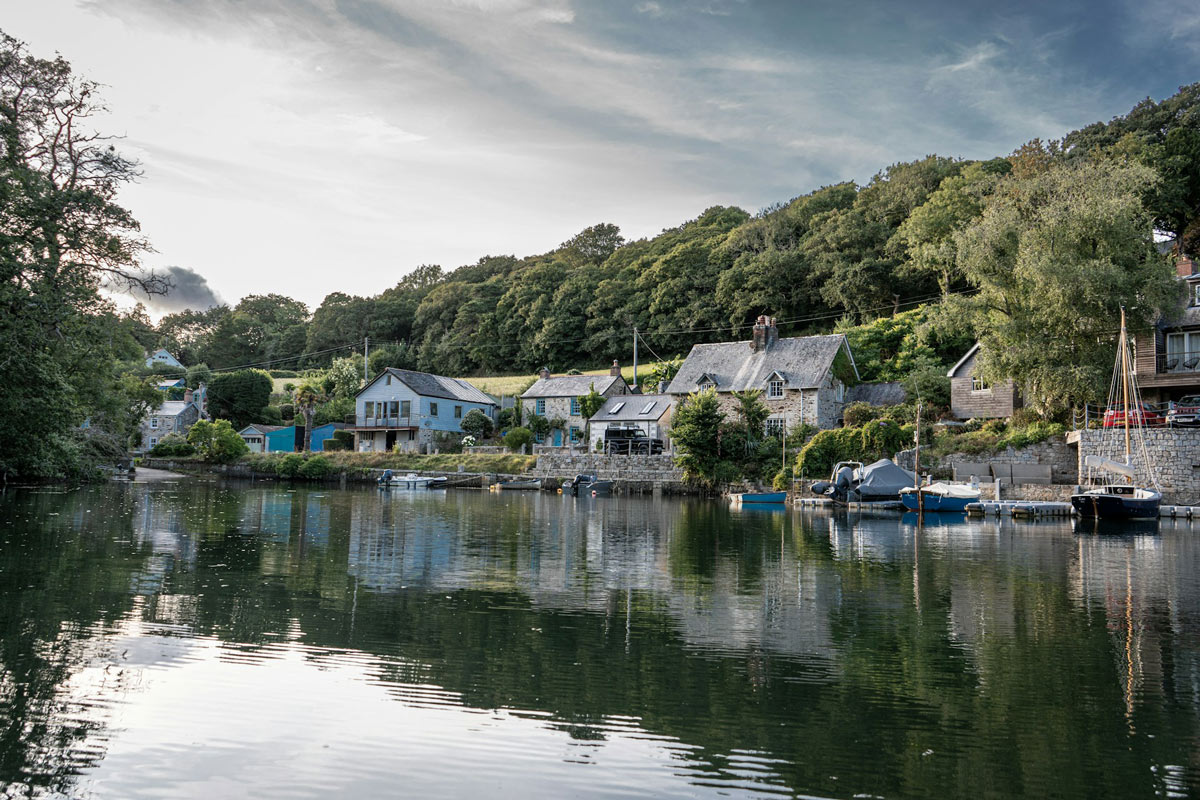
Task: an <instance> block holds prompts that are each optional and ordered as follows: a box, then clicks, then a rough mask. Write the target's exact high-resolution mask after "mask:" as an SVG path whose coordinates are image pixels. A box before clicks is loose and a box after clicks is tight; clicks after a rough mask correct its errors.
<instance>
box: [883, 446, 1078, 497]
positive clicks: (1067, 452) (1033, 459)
mask: <svg viewBox="0 0 1200 800" xmlns="http://www.w3.org/2000/svg"><path fill="white" fill-rule="evenodd" d="M913 453H914V451H913V450H902V451H900V452H899V453H897V454H896V457H895V458H894V459H893V460H894V461H895V462H896V463H897V464H899V465H900V466H902V467H904V468H905V469H912V468H913ZM956 461H957V462H964V461H965V462H971V463H990V462H992V461H995V462H999V463H1007V464H1048V465H1049V466H1050V474H1051V478H1050V479H1051V480H1052V481H1053V482H1054V483H1056V484H1070V485H1074V484H1076V483H1078V482H1079V455H1078V453H1077V452H1076V450H1075V448H1074V447H1073V446H1072V445H1069V444H1067V439H1066V437H1065V436H1051V437H1050V438H1049V439H1046V440H1045V441H1042V442H1038V443H1037V444H1031V445H1029V446H1028V447H1022V448H1021V449H1019V450H1014V449H1013V448H1011V447H1009V448H1006V449H1005V450H1003V451H1000V452H996V453H990V454H984V455H979V454H976V455H968V454H966V453H951V454H950V455H948V456H945V457H944V458H939V459H931V458H930V457H929V455H928V451H926V450H922V451H921V472H922V473H925V472H930V471H932V472H935V473H936V474H939V475H944V476H945V477H947V478H949V477H951V476H952V472H951V465H952V464H953V463H954V462H956ZM980 477H982V476H980ZM1022 499H1029V500H1031V499H1033V498H1022Z"/></svg>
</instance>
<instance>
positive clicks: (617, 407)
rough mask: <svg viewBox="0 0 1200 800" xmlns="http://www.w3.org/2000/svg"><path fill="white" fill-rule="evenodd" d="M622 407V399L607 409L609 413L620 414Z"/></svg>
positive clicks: (623, 405) (623, 402)
mask: <svg viewBox="0 0 1200 800" xmlns="http://www.w3.org/2000/svg"><path fill="white" fill-rule="evenodd" d="M624 407H625V401H624V400H622V401H621V402H619V403H617V404H616V405H615V406H613V407H612V408H610V409H609V410H608V413H609V414H620V413H621V409H622V408H624Z"/></svg>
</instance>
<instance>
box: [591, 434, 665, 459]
mask: <svg viewBox="0 0 1200 800" xmlns="http://www.w3.org/2000/svg"><path fill="white" fill-rule="evenodd" d="M662 451H663V440H662V439H651V438H650V437H649V436H647V435H646V432H645V431H643V430H642V429H641V428H608V429H607V430H605V431H604V452H605V453H608V454H609V455H647V454H649V455H657V454H659V453H661V452H662Z"/></svg>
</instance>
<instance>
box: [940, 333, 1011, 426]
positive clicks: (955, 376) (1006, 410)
mask: <svg viewBox="0 0 1200 800" xmlns="http://www.w3.org/2000/svg"><path fill="white" fill-rule="evenodd" d="M978 356H979V343H978V342H976V343H975V346H974V347H972V348H971V349H970V350H968V351H967V354H966V355H965V356H963V357H962V358H961V359H959V362H958V363H957V364H955V365H954V366H953V367H951V369H950V371H949V372H947V373H946V375H947V376H948V377H949V378H950V413H952V414H953V415H954V416H955V417H957V418H958V419H974V418H976V417H980V418H984V419H989V418H997V417H1010V416H1012V413H1013V411H1015V410H1016V409H1018V408H1020V407H1021V397H1020V394H1019V393H1018V392H1017V389H1016V387H1015V386H1014V385H1013V382H1012V381H1004V382H1003V383H999V384H989V383H986V382H985V381H984V380H983V379H982V378H981V377H979V376H977V375H976V374H975V362H976V359H977V358H978Z"/></svg>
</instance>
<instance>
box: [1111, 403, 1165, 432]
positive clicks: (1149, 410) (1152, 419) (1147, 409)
mask: <svg viewBox="0 0 1200 800" xmlns="http://www.w3.org/2000/svg"><path fill="white" fill-rule="evenodd" d="M1129 422H1130V424H1131V425H1140V426H1142V427H1144V428H1156V427H1161V426H1163V425H1166V424H1167V418H1166V417H1165V416H1163V415H1162V413H1161V412H1159V411H1158V410H1157V409H1156V408H1155V407H1154V406H1152V405H1150V404H1149V403H1142V404H1141V408H1139V409H1135V410H1134V412H1133V413H1132V414H1130V415H1129ZM1124 425H1125V406H1123V405H1116V406H1112V407H1111V408H1109V409H1108V410H1107V411H1105V412H1104V427H1105V428H1120V427H1122V426H1124Z"/></svg>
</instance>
